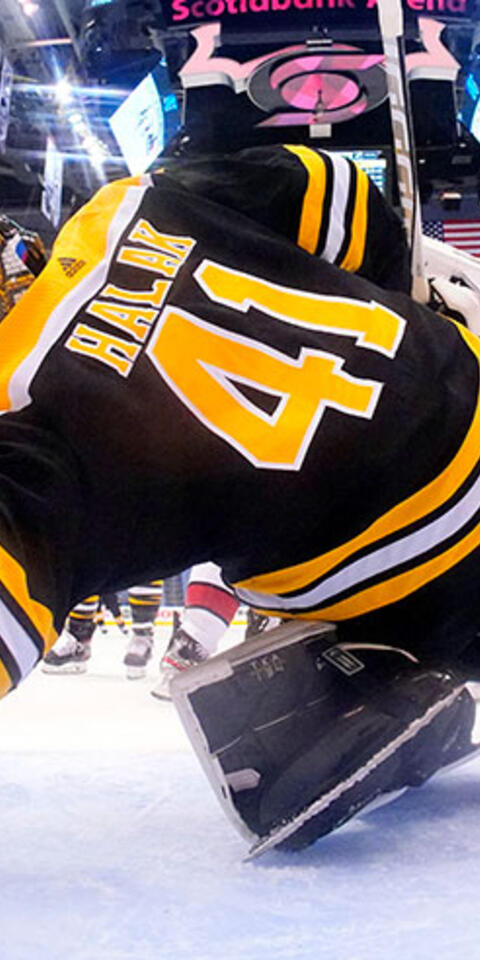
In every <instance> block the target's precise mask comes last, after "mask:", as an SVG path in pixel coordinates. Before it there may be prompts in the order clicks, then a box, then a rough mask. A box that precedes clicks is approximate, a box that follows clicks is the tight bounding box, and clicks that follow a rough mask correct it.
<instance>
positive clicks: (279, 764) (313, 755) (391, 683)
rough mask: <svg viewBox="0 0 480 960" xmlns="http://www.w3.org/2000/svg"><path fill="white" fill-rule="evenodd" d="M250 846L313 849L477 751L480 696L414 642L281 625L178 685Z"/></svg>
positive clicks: (192, 730) (192, 731) (207, 763)
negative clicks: (380, 641) (421, 657)
mask: <svg viewBox="0 0 480 960" xmlns="http://www.w3.org/2000/svg"><path fill="white" fill-rule="evenodd" d="M171 691H172V698H173V700H174V702H175V704H176V706H177V708H178V710H179V713H180V716H181V718H182V720H183V722H184V725H185V727H186V730H187V732H188V734H189V736H190V739H191V741H192V744H193V746H194V747H195V749H196V751H197V753H198V756H199V758H200V760H201V762H202V764H203V766H204V769H205V771H206V773H207V776H208V777H209V779H210V782H211V783H212V786H213V787H214V790H215V793H216V795H217V797H218V799H219V801H220V803H221V805H222V807H223V808H224V810H225V812H226V813H227V815H228V816H229V817H230V819H232V820H233V822H234V824H235V825H236V827H237V828H238V829H239V830H240V832H241V833H242V834H243V835H244V836H245V837H246V838H247V839H248V840H249V841H250V843H251V844H252V849H251V855H257V854H259V853H262V852H264V851H265V850H267V849H269V848H270V847H274V846H278V845H281V846H283V847H285V848H288V849H291V850H294V849H299V848H301V847H303V846H306V845H308V844H310V843H312V842H314V841H315V840H316V839H318V838H319V837H321V836H324V835H325V834H327V833H329V832H330V831H332V830H334V829H336V828H337V827H339V826H341V825H342V824H344V823H346V822H347V821H348V820H350V819H351V818H352V817H354V816H355V815H356V814H357V813H359V812H360V811H362V810H363V811H364V810H365V809H366V808H367V807H369V806H370V805H372V804H373V803H378V802H380V801H384V800H385V799H386V798H387V797H389V796H390V797H391V798H394V797H395V796H397V795H398V793H400V792H403V791H404V790H406V789H407V788H408V787H413V786H419V785H420V784H422V783H423V782H424V781H425V780H427V779H428V778H429V777H430V776H431V775H432V774H434V773H435V772H436V771H438V770H440V769H442V768H445V767H446V766H448V765H450V764H453V763H456V762H458V761H459V760H460V759H462V758H465V757H467V756H469V755H470V754H472V753H473V752H474V751H475V750H476V746H477V745H476V744H475V743H474V741H473V738H472V735H473V728H474V723H475V703H474V700H473V698H472V696H471V695H470V693H469V692H468V690H467V688H466V686H465V684H464V683H463V682H462V681H461V680H459V679H457V677H455V675H454V674H453V673H452V672H451V671H449V670H448V669H446V668H443V667H439V668H438V669H435V668H432V667H429V666H427V667H424V666H422V664H420V663H419V662H418V660H417V659H416V658H415V657H414V656H413V655H412V654H411V653H410V652H409V651H408V650H402V649H398V648H394V647H391V646H388V645H387V644H386V645H384V646H379V645H374V644H368V643H367V644H365V643H362V644H360V643H358V644H353V643H351V644H346V643H340V642H338V639H337V635H336V632H335V630H334V629H333V628H332V627H330V626H327V625H325V624H313V623H304V624H292V623H289V624H285V625H283V626H281V627H278V628H276V629H275V630H272V631H271V632H267V633H266V634H260V635H258V636H257V637H255V638H253V639H252V640H251V641H247V642H246V643H245V644H241V645H240V646H238V647H235V648H232V649H231V650H227V651H226V652H225V653H224V654H222V655H221V656H218V657H215V658H213V659H211V660H209V661H208V663H206V664H202V665H200V666H199V667H198V668H197V669H196V670H194V671H190V672H186V673H184V674H182V675H180V676H178V677H176V678H175V679H174V681H173V682H172V684H171Z"/></svg>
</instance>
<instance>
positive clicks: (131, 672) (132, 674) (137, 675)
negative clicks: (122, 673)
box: [126, 667, 147, 680]
mask: <svg viewBox="0 0 480 960" xmlns="http://www.w3.org/2000/svg"><path fill="white" fill-rule="evenodd" d="M146 675H147V668H146V667H126V677H127V680H142V679H143V678H144V677H146Z"/></svg>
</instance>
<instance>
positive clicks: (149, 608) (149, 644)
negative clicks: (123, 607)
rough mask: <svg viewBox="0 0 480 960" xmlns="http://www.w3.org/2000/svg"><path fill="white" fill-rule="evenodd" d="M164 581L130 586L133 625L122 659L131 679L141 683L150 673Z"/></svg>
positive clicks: (129, 594) (128, 677) (129, 595)
mask: <svg viewBox="0 0 480 960" xmlns="http://www.w3.org/2000/svg"><path fill="white" fill-rule="evenodd" d="M162 589H163V583H162V580H151V581H150V583H147V584H145V585H143V586H135V587H130V589H129V591H128V603H129V606H130V611H131V616H132V625H131V632H130V637H129V641H128V646H127V650H126V653H125V656H124V658H123V662H124V665H125V668H126V674H127V679H128V680H139V679H141V678H142V677H144V676H145V674H146V672H147V666H148V662H149V660H150V658H151V656H152V653H153V646H154V643H155V620H156V618H157V614H158V608H159V606H160V604H161V602H162Z"/></svg>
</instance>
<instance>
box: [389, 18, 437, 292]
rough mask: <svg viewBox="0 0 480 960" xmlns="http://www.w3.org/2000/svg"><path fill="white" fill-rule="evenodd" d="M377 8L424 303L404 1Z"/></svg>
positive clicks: (406, 218)
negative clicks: (405, 44)
mask: <svg viewBox="0 0 480 960" xmlns="http://www.w3.org/2000/svg"><path fill="white" fill-rule="evenodd" d="M377 9H378V20H379V25H380V33H381V37H382V44H383V51H384V56H385V70H386V76H387V88H388V95H389V104H390V116H391V123H392V137H393V148H394V155H395V167H396V171H397V180H398V189H399V194H400V207H401V211H402V218H403V222H404V226H405V230H406V233H407V238H408V243H409V247H410V270H411V275H412V294H413V295H414V296H415V299H421V300H425V299H426V292H425V291H426V282H425V278H424V260H423V243H422V239H423V238H422V223H421V208H420V198H419V195H418V186H417V175H416V160H415V145H414V138H413V130H412V115H411V110H410V103H409V95H408V86H407V78H406V72H405V51H404V36H403V8H402V0H378V7H377Z"/></svg>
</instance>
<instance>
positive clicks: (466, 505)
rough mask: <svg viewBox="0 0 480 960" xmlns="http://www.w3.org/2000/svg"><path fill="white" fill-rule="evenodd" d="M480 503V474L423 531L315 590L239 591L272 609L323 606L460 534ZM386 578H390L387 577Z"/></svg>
mask: <svg viewBox="0 0 480 960" xmlns="http://www.w3.org/2000/svg"><path fill="white" fill-rule="evenodd" d="M479 503H480V477H477V480H476V481H475V483H474V484H473V485H472V487H471V488H470V489H469V490H468V491H467V493H466V494H465V495H464V496H463V497H462V499H461V500H459V501H458V503H456V504H455V505H454V506H453V507H451V508H450V510H447V511H446V512H445V513H444V514H443V516H441V517H438V518H437V519H436V520H432V521H431V522H430V523H427V524H425V525H424V526H423V527H422V528H421V529H420V530H416V531H415V532H414V533H411V534H408V535H407V536H404V537H401V538H400V539H398V540H396V541H395V542H394V543H390V544H387V546H385V547H380V548H379V549H378V550H374V551H373V553H370V554H368V555H367V556H365V557H361V558H360V559H359V560H354V561H353V562H352V563H349V564H348V565H347V566H346V567H344V568H343V569H342V570H340V571H339V572H338V573H334V574H333V575H332V576H330V577H327V578H326V579H325V580H323V581H322V583H320V584H319V585H318V586H316V587H313V588H312V589H311V590H308V589H307V590H305V592H303V593H301V594H298V595H297V596H292V597H282V596H277V595H273V594H272V595H271V596H270V595H269V594H266V593H257V592H254V591H251V590H242V589H241V588H238V589H236V590H235V593H236V595H237V596H238V597H240V599H241V600H243V601H244V602H245V603H250V604H251V605H252V606H254V607H260V608H261V609H264V608H265V609H269V610H285V611H288V610H291V609H297V610H303V609H306V608H309V607H321V606H323V605H324V604H325V603H326V602H327V601H328V600H331V599H332V598H333V597H334V596H337V595H338V594H340V593H343V591H345V590H351V589H352V588H355V587H359V586H360V585H361V584H362V583H363V582H365V581H366V580H369V579H370V578H371V577H375V576H378V575H379V574H381V573H385V574H387V571H389V570H393V569H394V568H395V567H398V566H399V565H400V564H402V563H406V562H408V561H411V560H414V559H415V558H417V557H420V556H421V555H422V554H424V553H425V552H426V551H428V550H430V549H432V548H434V547H438V546H440V545H441V544H442V543H444V542H445V541H446V540H448V539H449V538H450V537H452V536H454V535H455V534H458V533H459V532H460V531H461V529H462V527H463V526H465V524H467V523H468V522H469V521H470V520H471V519H472V518H473V517H474V516H475V514H476V513H477V511H478V509H479ZM385 579H387V577H386V576H385Z"/></svg>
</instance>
